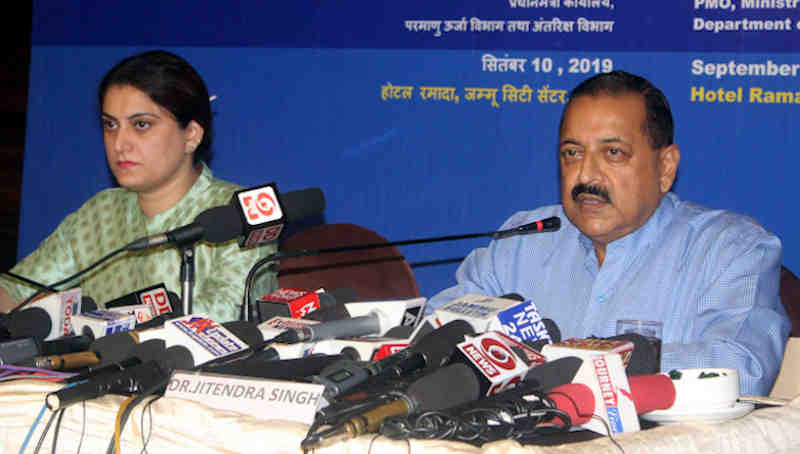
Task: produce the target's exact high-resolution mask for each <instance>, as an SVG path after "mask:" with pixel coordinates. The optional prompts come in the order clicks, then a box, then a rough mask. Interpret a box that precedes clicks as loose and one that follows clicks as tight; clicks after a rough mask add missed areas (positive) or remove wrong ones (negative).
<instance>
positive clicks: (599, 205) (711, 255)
mask: <svg viewBox="0 0 800 454" xmlns="http://www.w3.org/2000/svg"><path fill="white" fill-rule="evenodd" d="M673 131H674V126H673V120H672V113H671V111H670V108H669V104H668V103H667V100H666V98H665V96H664V94H663V93H662V92H661V91H660V90H659V89H658V88H656V87H654V86H653V85H652V84H651V83H650V82H649V81H647V80H645V79H644V78H642V77H639V76H636V75H633V74H629V73H625V72H622V71H615V72H613V73H607V74H600V75H597V76H594V77H592V78H590V79H587V80H586V81H584V82H583V83H581V84H580V85H579V86H578V87H576V88H575V89H574V90H573V91H572V93H570V98H569V101H568V102H567V105H566V107H565V108H564V112H563V113H562V117H561V125H560V134H559V161H560V167H561V201H562V204H561V205H552V206H546V207H542V208H539V209H536V210H533V211H526V212H519V213H516V214H515V215H514V216H512V217H511V218H510V219H509V220H508V221H506V222H505V223H504V224H503V226H502V227H501V229H507V228H512V227H515V226H519V225H522V224H526V223H528V222H532V221H535V220H537V219H542V218H546V217H550V216H560V217H561V218H562V227H561V229H560V230H559V231H558V232H555V233H547V234H540V235H519V236H514V237H508V238H504V239H499V240H495V241H492V242H491V243H490V244H489V246H488V247H487V248H480V249H476V250H474V251H472V253H470V255H469V256H468V257H467V258H466V259H465V260H464V262H463V263H462V264H461V266H460V267H459V269H458V271H457V273H456V279H457V282H458V284H457V285H456V286H454V287H451V288H449V289H447V290H444V291H442V292H441V293H439V294H438V295H436V296H435V297H433V298H431V300H430V301H429V303H428V305H429V306H428V307H429V309H432V308H435V307H438V306H441V305H443V304H446V303H448V302H450V301H451V300H452V299H454V298H457V297H459V296H461V295H463V294H465V293H478V294H483V295H495V296H496V295H503V294H507V293H518V294H520V295H522V296H524V297H525V298H527V299H531V300H532V301H533V302H534V303H535V304H536V306H537V307H538V309H539V312H540V313H541V314H542V316H543V317H548V318H551V319H553V320H554V321H555V322H556V324H557V325H558V326H559V328H560V329H561V332H562V334H563V335H564V337H589V336H598V337H609V336H613V335H615V334H616V332H615V331H616V321H617V320H619V319H638V320H655V321H661V322H662V323H663V334H662V341H663V344H662V352H661V369H662V370H671V369H676V368H682V369H686V368H697V367H724V368H735V369H737V370H738V371H739V376H740V383H741V392H742V394H758V395H766V394H767V393H768V392H769V389H770V387H771V386H772V383H773V381H774V379H775V376H776V374H777V372H778V368H779V366H780V363H781V360H782V357H783V349H784V346H785V343H786V339H787V336H788V333H789V329H790V323H789V319H788V317H787V316H786V312H785V311H784V309H783V307H782V306H781V302H780V297H779V294H778V287H779V277H780V265H781V243H780V240H779V239H778V238H777V237H775V236H774V235H772V234H770V233H769V232H767V231H766V230H764V229H763V228H762V227H761V226H760V225H759V224H758V223H757V222H755V221H754V220H752V219H750V218H747V217H745V216H741V215H737V214H734V213H730V212H726V211H721V210H710V209H707V208H704V207H701V206H699V205H695V204H693V203H690V202H685V201H681V200H680V199H679V198H678V197H677V196H676V195H675V194H674V193H671V192H669V191H670V188H671V187H672V184H673V182H674V181H675V175H676V173H677V170H678V164H679V162H680V150H679V148H678V146H677V145H675V144H674V143H673Z"/></svg>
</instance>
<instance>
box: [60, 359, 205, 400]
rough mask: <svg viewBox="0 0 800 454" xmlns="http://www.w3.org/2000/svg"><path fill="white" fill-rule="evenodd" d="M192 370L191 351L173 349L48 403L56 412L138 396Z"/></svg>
mask: <svg viewBox="0 0 800 454" xmlns="http://www.w3.org/2000/svg"><path fill="white" fill-rule="evenodd" d="M193 366H194V359H193V357H192V354H191V352H189V349H187V348H186V347H183V346H180V345H174V346H172V347H169V348H167V349H166V350H164V352H163V354H162V355H160V357H159V359H157V360H150V361H147V362H145V363H142V364H139V365H137V366H133V367H130V368H127V369H125V370H122V371H120V372H117V373H114V374H110V375H108V376H103V377H100V378H97V377H95V378H93V379H91V380H89V381H88V382H86V383H78V384H76V385H75V386H71V387H67V388H63V389H60V390H58V391H55V392H52V393H49V394H48V395H47V396H46V397H45V403H46V404H47V407H48V408H50V409H51V410H53V411H55V410H58V409H61V408H65V407H67V406H69V405H72V404H76V403H79V402H84V401H86V400H89V399H95V398H97V397H102V396H104V395H106V394H109V393H111V392H115V393H123V392H124V393H138V392H142V391H144V390H147V389H149V388H151V387H153V386H157V385H159V384H160V383H163V384H164V385H166V384H167V381H168V380H169V378H170V377H171V375H172V371H173V370H175V369H190V368H191V367H193Z"/></svg>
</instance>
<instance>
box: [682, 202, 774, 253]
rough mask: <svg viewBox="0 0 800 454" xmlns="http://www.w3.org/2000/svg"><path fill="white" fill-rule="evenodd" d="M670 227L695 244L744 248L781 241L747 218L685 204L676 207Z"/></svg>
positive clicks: (753, 220) (698, 205) (692, 203)
mask: <svg viewBox="0 0 800 454" xmlns="http://www.w3.org/2000/svg"><path fill="white" fill-rule="evenodd" d="M670 227H671V229H672V230H677V231H679V232H682V233H684V234H686V235H688V236H689V238H690V239H692V240H694V241H696V242H699V241H706V242H714V243H719V242H724V243H731V244H732V243H736V244H739V245H741V246H743V247H751V246H753V245H754V244H755V243H762V242H774V243H777V244H778V245H780V240H779V239H778V238H777V237H776V236H775V235H774V234H772V233H771V232H769V231H767V229H765V228H764V227H763V226H762V225H761V224H760V223H759V222H758V221H757V220H755V219H753V218H752V217H750V216H747V215H744V214H740V213H736V212H733V211H730V210H723V209H712V208H708V207H705V206H703V205H700V204H697V203H694V202H688V201H680V202H679V203H678V204H677V206H676V212H675V216H674V218H673V220H672V223H671V226H670ZM673 233H674V232H673Z"/></svg>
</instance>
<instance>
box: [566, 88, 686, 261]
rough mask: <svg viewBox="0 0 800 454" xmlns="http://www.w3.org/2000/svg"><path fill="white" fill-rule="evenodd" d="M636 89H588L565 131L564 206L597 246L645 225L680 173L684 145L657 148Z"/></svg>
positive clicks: (577, 100) (573, 108) (568, 117)
mask: <svg viewBox="0 0 800 454" xmlns="http://www.w3.org/2000/svg"><path fill="white" fill-rule="evenodd" d="M644 121H645V106H644V98H643V97H642V96H641V95H639V94H636V93H629V94H620V95H607V94H601V95H597V96H590V95H583V96H579V97H577V98H575V99H573V100H572V102H571V103H570V104H569V106H568V107H567V110H566V111H565V113H564V119H563V122H562V127H561V132H560V137H559V161H560V163H561V201H562V204H563V206H564V211H565V213H566V215H567V217H568V218H569V220H570V221H572V223H573V224H575V225H576V226H577V227H578V229H580V230H581V232H583V233H584V234H586V236H588V237H589V238H591V239H592V240H593V241H594V244H595V247H596V248H597V247H598V246H600V247H602V248H603V254H604V251H605V245H606V244H608V243H610V242H612V241H614V240H617V239H619V238H622V237H623V236H625V235H627V234H629V233H631V232H633V231H634V230H636V229H638V228H639V227H640V226H642V225H643V224H644V223H645V222H646V221H647V219H648V218H650V216H651V215H652V214H653V212H655V210H656V208H658V204H659V203H660V201H661V198H662V197H663V196H664V194H666V192H667V191H669V189H670V187H671V186H672V182H673V181H674V179H675V172H676V171H677V167H678V162H679V160H680V151H679V150H678V147H677V146H675V145H670V146H667V147H665V148H663V149H661V150H656V149H654V148H653V147H652V146H651V145H650V141H649V140H648V136H647V134H646V133H645V130H644Z"/></svg>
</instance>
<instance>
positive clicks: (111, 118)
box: [0, 51, 277, 321]
mask: <svg viewBox="0 0 800 454" xmlns="http://www.w3.org/2000/svg"><path fill="white" fill-rule="evenodd" d="M170 87H181V88H180V89H175V88H170ZM88 95H89V93H87V96H88ZM212 118H213V115H212V105H211V102H210V101H209V93H208V89H207V88H206V85H205V83H204V81H203V79H202V77H201V76H200V75H199V74H198V73H197V71H196V70H195V69H194V68H193V67H192V66H191V65H190V64H189V63H188V62H187V61H186V60H184V59H183V58H181V57H179V56H177V55H174V54H171V53H168V52H164V51H152V52H146V53H143V54H139V55H135V56H131V57H128V58H126V59H125V60H123V61H121V62H120V63H118V64H117V65H116V66H115V67H114V68H112V69H111V70H110V71H109V72H108V73H107V74H106V75H105V77H104V79H103V80H102V82H101V83H100V85H99V87H98V112H97V119H98V121H99V122H100V123H101V124H102V135H103V139H104V143H105V152H106V153H105V156H106V159H107V161H108V166H109V168H110V169H111V172H112V173H113V175H114V178H115V180H116V182H117V183H118V185H119V187H114V188H109V189H106V190H103V191H101V192H100V193H98V194H97V195H95V196H94V197H92V198H91V199H90V200H88V201H87V202H86V203H85V204H84V205H83V206H81V207H80V208H79V209H78V210H77V211H75V212H73V213H72V214H70V215H69V216H67V217H66V219H64V220H63V221H62V222H61V223H60V224H59V225H58V227H57V228H56V230H55V232H53V233H52V234H51V235H50V236H48V237H47V238H45V239H44V240H43V241H42V243H41V245H40V246H39V248H38V249H36V250H35V251H34V252H33V253H31V254H30V255H29V256H27V257H26V258H24V259H23V260H22V261H21V262H20V263H18V264H17V265H16V266H15V267H14V268H13V271H14V272H15V273H17V274H19V275H22V276H25V277H28V278H31V279H34V280H36V281H39V282H45V283H53V282H57V281H59V280H61V279H63V278H66V277H68V276H70V275H72V274H74V273H76V272H77V271H79V270H82V269H84V268H86V267H87V266H89V265H91V264H92V263H94V262H95V261H97V260H98V259H100V258H101V257H103V256H104V255H105V254H107V253H109V252H111V251H113V250H116V249H118V248H121V247H123V246H125V245H127V244H129V243H131V242H132V241H134V240H136V239H137V238H141V237H146V236H148V235H153V234H157V233H160V232H166V231H170V230H173V229H176V228H178V227H181V226H183V225H186V224H189V223H191V222H192V221H193V220H194V219H195V218H196V217H197V216H198V215H199V214H200V213H201V212H203V211H204V210H207V209H209V208H211V207H215V206H220V205H226V204H228V203H229V202H230V201H231V197H232V196H233V194H234V193H235V192H236V191H237V190H240V189H242V188H241V187H240V186H237V185H236V184H234V183H231V182H227V181H223V180H220V179H218V178H215V177H214V176H213V174H212V172H211V169H210V168H209V166H208V164H209V162H210V160H211V157H212V136H213V134H212V132H213V131H212ZM213 151H214V153H225V152H226V150H222V149H214V150H213ZM72 156H85V158H78V159H100V158H99V156H100V154H99V150H96V149H91V150H86V151H85V153H83V154H72ZM276 249H277V248H276V246H275V245H274V244H262V245H259V246H255V247H252V248H247V249H242V248H240V247H239V245H238V244H237V242H236V241H229V242H226V243H224V244H209V243H205V242H200V243H198V244H196V245H195V250H194V266H195V276H194V279H195V282H196V287H195V288H194V300H195V301H196V303H195V306H194V308H193V309H194V311H195V312H204V313H206V314H209V315H210V316H212V317H213V318H214V319H215V320H218V321H227V320H235V319H236V318H237V317H238V315H239V306H240V303H241V298H242V292H243V288H244V282H243V276H246V275H247V272H248V271H249V270H250V268H251V267H252V265H253V264H254V263H255V262H256V261H258V260H259V259H260V258H262V257H265V256H267V255H269V254H271V253H274V252H275V251H276ZM180 264H181V261H180V256H179V254H178V253H177V252H176V249H175V248H174V247H160V248H156V249H153V250H147V251H141V252H136V253H130V254H122V255H120V256H117V257H115V258H114V259H113V260H111V261H109V262H108V263H105V264H103V265H102V266H101V267H99V268H98V269H95V270H93V271H92V272H90V273H88V274H87V275H85V276H83V277H82V278H81V279H80V280H79V282H72V283H70V284H68V286H67V287H71V286H80V287H81V289H82V291H83V294H84V295H88V296H91V297H92V298H94V299H95V301H97V303H98V304H99V305H100V306H101V307H102V306H103V304H104V303H105V302H107V301H111V300H113V299H115V298H118V297H120V296H121V295H124V294H128V293H131V292H133V291H135V290H137V289H141V288H145V287H148V286H150V285H153V284H156V283H160V282H164V283H165V284H166V286H167V288H168V289H169V290H171V291H173V292H176V293H180V290H181V286H180V283H179V268H180ZM276 286H277V283H276V278H275V276H274V273H273V272H272V271H270V270H269V269H267V268H264V269H263V270H262V273H261V274H260V275H259V276H258V279H257V280H256V283H255V285H254V290H255V292H256V293H258V294H259V295H263V294H266V293H268V292H269V291H271V290H273V289H275V288H276ZM65 288H66V287H65ZM62 289H63V288H62ZM35 290H36V289H35V288H33V287H30V286H28V285H26V284H24V283H21V282H19V281H17V280H14V279H11V278H8V277H6V276H2V277H0V312H7V311H8V310H9V309H11V307H12V306H13V305H14V304H16V303H17V302H20V301H22V300H23V299H24V298H26V297H28V296H29V295H31V294H32V293H33V292H34V291H35Z"/></svg>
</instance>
